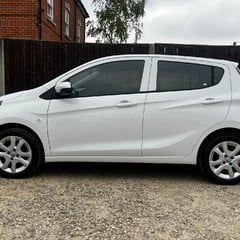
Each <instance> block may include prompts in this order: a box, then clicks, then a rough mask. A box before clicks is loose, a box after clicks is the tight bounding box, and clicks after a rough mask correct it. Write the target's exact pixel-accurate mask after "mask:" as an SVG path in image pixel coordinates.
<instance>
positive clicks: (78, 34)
mask: <svg viewBox="0 0 240 240" xmlns="http://www.w3.org/2000/svg"><path fill="white" fill-rule="evenodd" d="M76 35H77V42H79V43H80V42H81V26H80V24H77V34H76Z"/></svg>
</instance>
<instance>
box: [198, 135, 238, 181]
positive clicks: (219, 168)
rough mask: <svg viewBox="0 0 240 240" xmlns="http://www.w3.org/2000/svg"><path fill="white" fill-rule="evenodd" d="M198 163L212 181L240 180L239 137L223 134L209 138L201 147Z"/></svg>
mask: <svg viewBox="0 0 240 240" xmlns="http://www.w3.org/2000/svg"><path fill="white" fill-rule="evenodd" d="M199 164H200V167H201V169H202V171H203V172H204V174H205V175H207V176H208V177H209V178H210V179H211V180H213V181H214V182H217V183H220V184H236V183H238V182H240V137H239V136H238V135H236V134H227V135H226V134H225V135H223V136H217V137H215V138H212V139H210V140H209V141H208V142H207V143H206V144H205V145H204V147H203V148H202V151H201V155H200V159H199Z"/></svg>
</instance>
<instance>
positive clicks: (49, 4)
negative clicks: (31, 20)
mask: <svg viewBox="0 0 240 240" xmlns="http://www.w3.org/2000/svg"><path fill="white" fill-rule="evenodd" d="M47 15H48V17H49V18H50V19H51V20H52V21H53V0H47Z"/></svg>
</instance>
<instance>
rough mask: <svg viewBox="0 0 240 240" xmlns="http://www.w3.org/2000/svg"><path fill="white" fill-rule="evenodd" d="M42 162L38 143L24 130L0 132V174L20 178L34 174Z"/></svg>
mask: <svg viewBox="0 0 240 240" xmlns="http://www.w3.org/2000/svg"><path fill="white" fill-rule="evenodd" d="M41 160H42V151H41V147H40V144H39V141H38V140H37V139H36V138H35V136H33V135H32V134H31V133H30V132H28V131H26V130H25V129H20V128H12V129H4V130H2V131H1V132H0V174H1V175H3V176H5V177H9V178H20V177H25V176H28V175H30V174H32V173H34V172H35V171H36V170H37V168H38V167H39V165H40V163H41Z"/></svg>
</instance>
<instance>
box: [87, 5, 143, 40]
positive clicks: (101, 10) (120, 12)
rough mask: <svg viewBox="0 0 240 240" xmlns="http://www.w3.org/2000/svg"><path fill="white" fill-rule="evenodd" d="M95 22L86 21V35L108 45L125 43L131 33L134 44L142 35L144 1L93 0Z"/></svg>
mask: <svg viewBox="0 0 240 240" xmlns="http://www.w3.org/2000/svg"><path fill="white" fill-rule="evenodd" d="M93 4H94V6H95V11H94V13H95V14H96V21H94V20H92V21H88V23H87V26H88V35H89V36H92V37H96V38H98V40H103V41H104V42H108V43H123V42H125V43H126V42H127V39H128V38H129V35H130V33H131V32H132V31H134V34H135V42H137V41H138V40H139V39H140V38H141V35H142V27H143V23H142V21H141V20H142V17H143V16H144V14H145V11H144V7H145V0H93Z"/></svg>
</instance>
